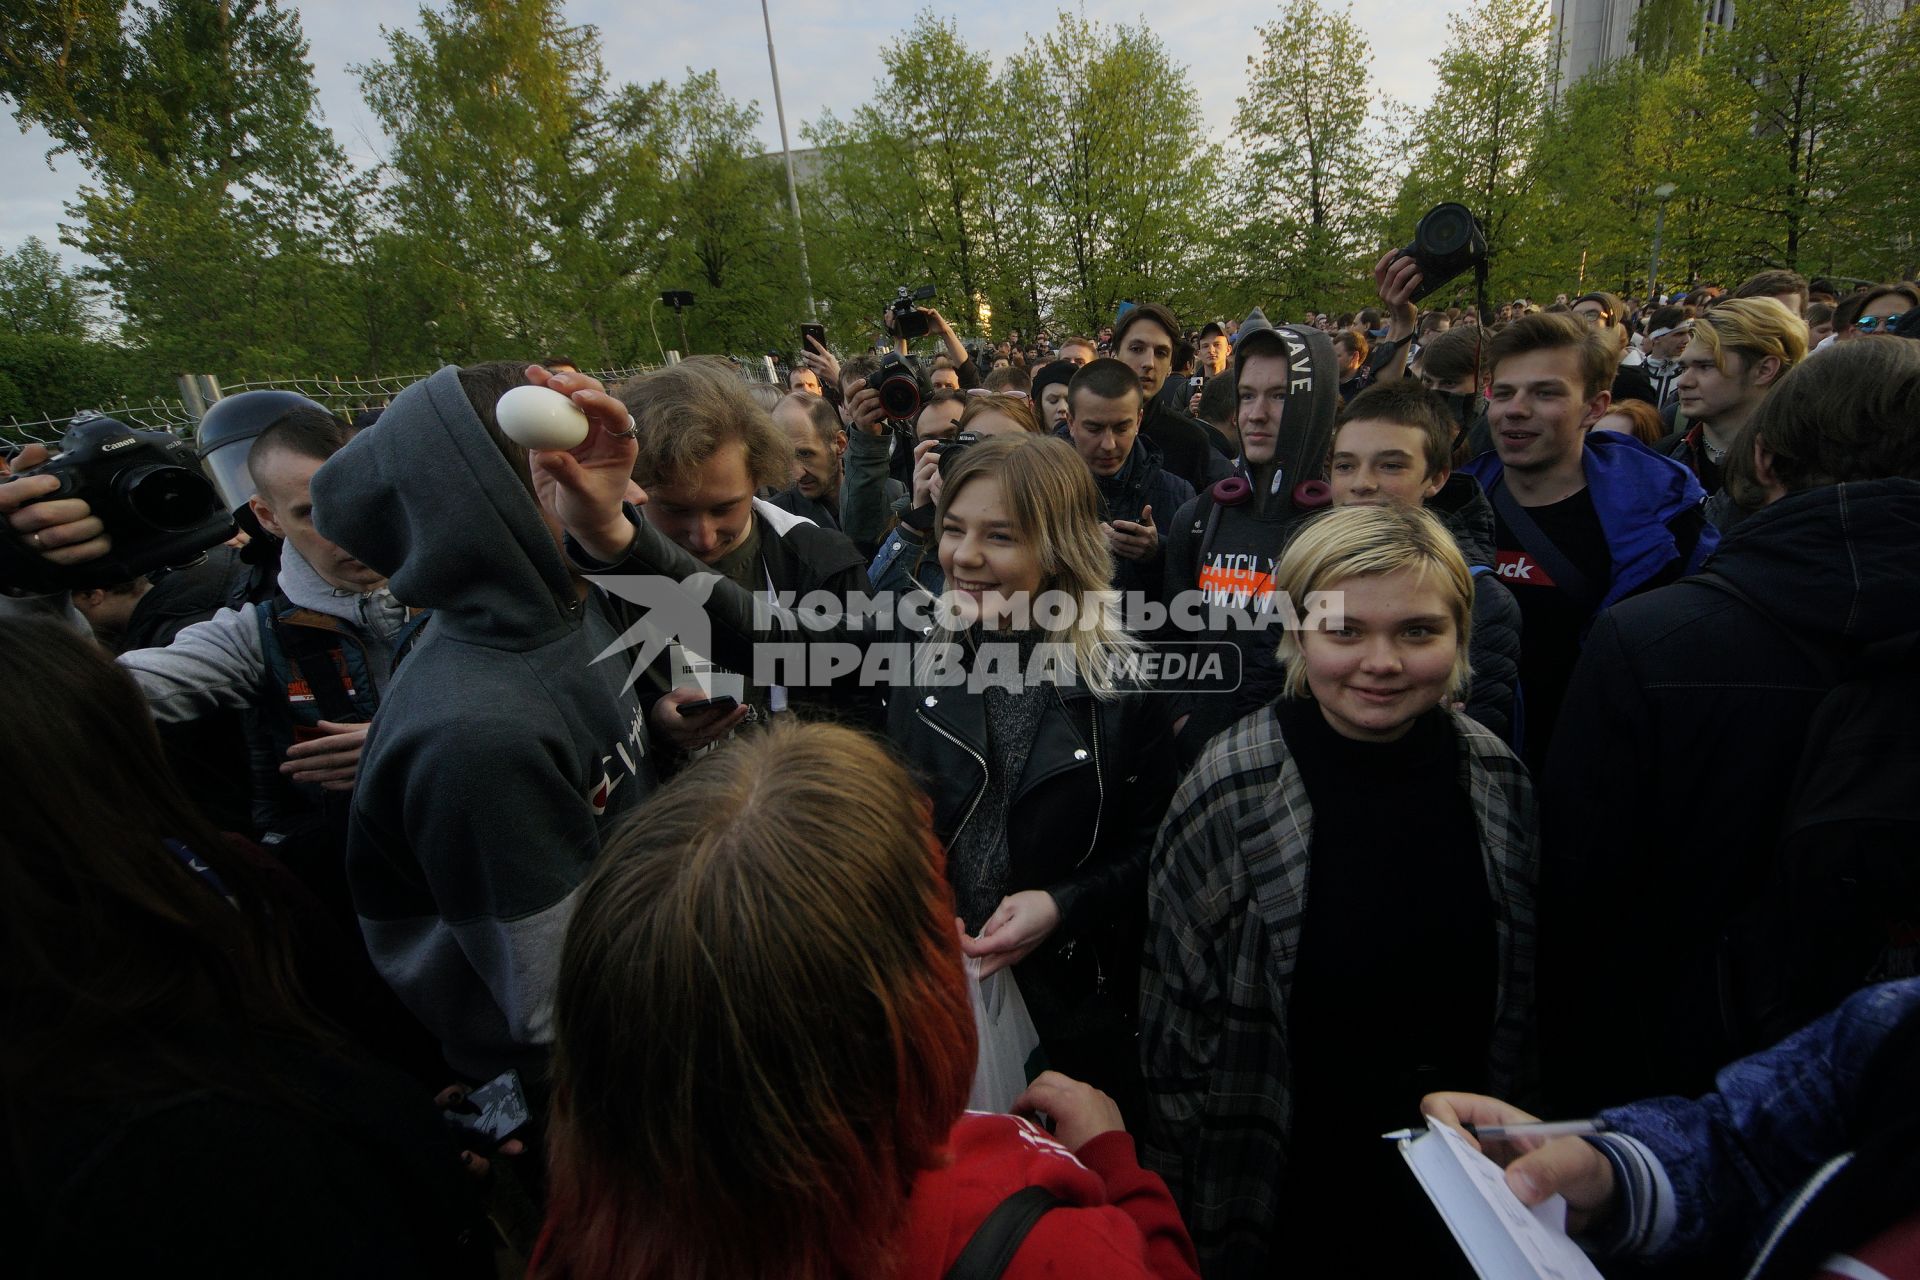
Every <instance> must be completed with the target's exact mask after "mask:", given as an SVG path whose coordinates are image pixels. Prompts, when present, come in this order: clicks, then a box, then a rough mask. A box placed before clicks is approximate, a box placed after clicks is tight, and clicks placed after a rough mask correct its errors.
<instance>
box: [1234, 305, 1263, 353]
mask: <svg viewBox="0 0 1920 1280" xmlns="http://www.w3.org/2000/svg"><path fill="white" fill-rule="evenodd" d="M1271 328H1273V321H1271V320H1269V319H1267V313H1266V312H1264V311H1262V310H1261V309H1260V308H1258V307H1255V308H1254V309H1253V310H1251V311H1249V312H1247V318H1246V319H1245V320H1242V321H1241V322H1240V328H1239V329H1238V330H1236V331H1235V332H1234V335H1233V345H1234V346H1236V347H1237V346H1239V345H1240V339H1242V338H1244V337H1246V336H1247V335H1248V334H1250V333H1258V332H1259V331H1260V330H1262V329H1271Z"/></svg>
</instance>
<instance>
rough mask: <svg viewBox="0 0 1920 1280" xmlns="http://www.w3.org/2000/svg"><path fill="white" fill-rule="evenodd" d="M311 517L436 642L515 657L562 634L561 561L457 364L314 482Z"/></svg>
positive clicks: (424, 384)
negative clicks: (425, 615)
mask: <svg viewBox="0 0 1920 1280" xmlns="http://www.w3.org/2000/svg"><path fill="white" fill-rule="evenodd" d="M313 518H314V524H315V526H316V527H317V528H318V529H319V530H320V532H321V534H322V535H323V536H325V537H326V538H328V539H329V540H331V541H333V542H334V543H336V544H338V545H339V546H340V547H342V548H343V549H345V550H346V551H347V552H348V553H349V554H351V555H352V556H354V557H355V558H357V559H359V560H361V561H363V562H364V563H366V564H367V565H369V566H371V567H372V568H374V569H377V570H379V571H380V572H381V573H384V574H386V575H387V578H388V585H389V586H390V587H391V589H392V590H393V593H394V595H395V596H397V597H398V598H399V599H401V600H404V601H405V602H406V603H407V604H408V605H410V606H413V607H415V608H425V609H432V610H433V611H434V613H435V615H436V616H435V620H434V627H435V629H436V630H437V631H439V632H440V633H442V634H446V635H452V636H457V637H459V638H461V639H464V640H468V641H472V642H475V643H480V644H486V645H490V646H492V647H495V648H501V649H516V650H518V649H531V648H535V647H537V646H539V645H541V644H544V643H546V642H547V641H549V640H551V639H553V638H555V637H556V636H558V635H560V634H562V633H563V632H565V631H567V630H569V629H570V628H571V627H572V626H573V625H574V610H573V608H572V605H573V603H574V601H575V599H576V596H575V593H574V587H573V580H572V576H571V575H570V574H569V573H568V571H567V566H566V561H565V560H564V559H563V558H562V556H561V554H560V549H559V547H557V546H556V545H555V544H554V541H553V535H552V534H551V532H549V530H548V528H547V524H546V521H545V520H544V519H543V518H542V517H541V514H540V508H539V506H538V504H536V503H535V502H534V500H533V495H532V494H530V493H528V492H527V490H526V488H525V486H524V485H522V484H521V481H520V477H519V476H518V475H516V474H515V473H514V470H513V468H512V467H511V466H510V465H508V462H507V459H506V458H505V456H503V455H502V454H501V452H500V449H499V446H497V445H496V444H495V443H494V441H493V438H492V437H491V436H490V435H489V434H488V433H487V429H486V427H485V425H484V424H482V422H481V421H480V418H479V415H477V414H476V413H474V411H473V406H472V404H470V403H469V402H468V400H467V393H466V391H465V390H464V389H463V388H462V387H461V385H460V370H459V368H458V367H457V366H454V365H448V366H446V367H445V368H443V369H441V370H440V371H439V372H438V373H435V374H433V375H432V376H430V377H428V378H425V379H422V380H421V381H419V382H416V383H414V384H413V385H412V386H410V387H408V388H407V389H406V390H404V391H402V392H401V393H400V394H399V395H398V396H396V397H395V398H394V401H393V403H392V405H390V406H389V407H388V408H387V410H386V412H384V413H382V414H381V415H380V420H379V421H378V422H376V423H374V425H373V426H371V427H368V428H367V429H366V430H364V431H362V432H360V433H359V434H358V435H356V436H355V437H354V438H353V440H352V442H351V443H349V444H348V445H347V447H346V448H344V449H342V450H341V451H340V452H339V453H336V454H335V455H334V456H333V457H332V458H330V459H329V460H328V461H327V463H326V464H325V465H324V466H322V467H321V468H320V470H319V471H318V472H317V473H315V475H314V477H313Z"/></svg>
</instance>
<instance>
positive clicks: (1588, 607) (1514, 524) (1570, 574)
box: [1487, 478, 1607, 614]
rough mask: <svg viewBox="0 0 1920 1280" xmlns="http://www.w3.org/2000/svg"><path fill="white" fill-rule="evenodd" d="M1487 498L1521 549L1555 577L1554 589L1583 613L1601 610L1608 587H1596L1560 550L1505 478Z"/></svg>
mask: <svg viewBox="0 0 1920 1280" xmlns="http://www.w3.org/2000/svg"><path fill="white" fill-rule="evenodd" d="M1487 497H1489V498H1491V499H1492V500H1493V509H1494V510H1495V511H1498V512H1499V513H1500V518H1501V519H1502V520H1504V521H1506V522H1507V528H1508V529H1510V530H1511V531H1512V532H1513V536H1514V537H1516V538H1518V539H1520V545H1521V546H1523V547H1525V548H1526V549H1527V552H1528V554H1530V555H1531V556H1532V557H1533V558H1534V559H1535V560H1538V561H1539V562H1540V563H1541V565H1543V566H1544V567H1545V568H1546V571H1547V572H1548V573H1549V574H1551V575H1553V582H1554V585H1555V586H1557V587H1558V588H1560V590H1561V591H1564V592H1565V593H1566V594H1567V596H1568V597H1569V598H1570V599H1572V600H1573V601H1575V602H1576V603H1577V604H1579V606H1580V612H1582V613H1584V614H1591V613H1593V612H1594V611H1595V610H1596V609H1598V608H1599V607H1600V602H1601V601H1602V600H1604V599H1606V596H1607V593H1606V588H1605V585H1604V584H1597V583H1595V582H1594V581H1593V579H1591V578H1589V577H1588V576H1587V575H1586V574H1584V573H1582V572H1580V568H1579V566H1578V565H1576V564H1574V562H1573V561H1572V560H1570V559H1569V558H1568V557H1567V555H1566V553H1564V552H1563V551H1561V550H1560V548H1559V546H1558V545H1557V544H1556V543H1555V542H1554V540H1553V539H1552V538H1549V537H1548V536H1547V534H1546V531H1545V530H1544V529H1542V528H1541V527H1540V525H1539V523H1538V522H1537V521H1535V520H1534V518H1533V516H1532V514H1531V513H1529V512H1528V511H1527V509H1526V508H1525V507H1523V506H1521V505H1520V500H1519V499H1518V498H1516V497H1514V496H1513V492H1512V491H1511V490H1509V489H1508V488H1507V485H1506V481H1505V479H1504V478H1496V479H1495V480H1494V482H1493V487H1492V488H1491V489H1489V490H1487Z"/></svg>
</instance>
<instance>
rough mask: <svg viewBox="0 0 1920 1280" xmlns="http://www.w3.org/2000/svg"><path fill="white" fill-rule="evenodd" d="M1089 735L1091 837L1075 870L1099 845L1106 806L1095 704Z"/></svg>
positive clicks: (1105, 785)
mask: <svg viewBox="0 0 1920 1280" xmlns="http://www.w3.org/2000/svg"><path fill="white" fill-rule="evenodd" d="M1090 736H1091V737H1092V738H1093V793H1094V796H1095V800H1094V805H1093V839H1091V840H1089V841H1087V851H1086V852H1085V853H1083V854H1081V855H1080V861H1078V862H1076V863H1074V864H1073V869H1074V870H1075V871H1078V870H1079V869H1080V868H1081V867H1084V866H1086V865H1087V859H1088V858H1091V857H1092V856H1093V851H1094V849H1095V847H1096V846H1098V845H1099V843H1100V818H1101V815H1102V813H1103V812H1104V811H1105V809H1106V807H1107V784H1106V783H1105V782H1103V781H1102V780H1101V778H1100V708H1099V707H1097V706H1096V707H1095V708H1094V709H1093V733H1092V734H1091V735H1090Z"/></svg>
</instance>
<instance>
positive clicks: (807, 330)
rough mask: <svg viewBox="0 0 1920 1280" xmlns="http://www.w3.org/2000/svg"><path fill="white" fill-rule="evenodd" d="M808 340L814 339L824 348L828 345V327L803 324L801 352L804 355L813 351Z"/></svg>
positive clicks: (801, 329) (801, 328)
mask: <svg viewBox="0 0 1920 1280" xmlns="http://www.w3.org/2000/svg"><path fill="white" fill-rule="evenodd" d="M808 338H812V339H813V340H814V341H815V342H817V343H819V344H820V345H821V347H823V348H824V347H825V346H826V345H827V326H825V325H823V324H803V325H801V326H800V350H801V352H802V353H805V352H808V351H811V350H813V348H812V347H810V346H808V345H807V339H808Z"/></svg>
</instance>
